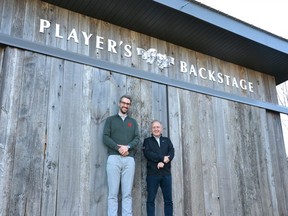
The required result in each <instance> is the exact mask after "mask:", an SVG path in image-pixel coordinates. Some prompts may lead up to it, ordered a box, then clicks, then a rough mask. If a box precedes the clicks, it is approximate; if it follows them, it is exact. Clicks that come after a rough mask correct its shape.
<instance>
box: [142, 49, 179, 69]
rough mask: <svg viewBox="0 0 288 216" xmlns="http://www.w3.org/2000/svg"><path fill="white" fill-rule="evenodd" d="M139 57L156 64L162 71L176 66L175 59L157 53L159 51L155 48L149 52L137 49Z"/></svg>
mask: <svg viewBox="0 0 288 216" xmlns="http://www.w3.org/2000/svg"><path fill="white" fill-rule="evenodd" d="M137 55H140V56H142V59H144V60H146V62H147V63H149V64H153V63H154V62H155V63H156V64H157V66H158V67H159V68H160V69H161V70H162V69H163V68H166V67H169V66H171V65H174V64H175V63H174V58H173V57H171V56H167V55H165V54H161V53H157V50H156V49H154V48H150V49H148V50H147V51H146V50H144V49H142V48H137Z"/></svg>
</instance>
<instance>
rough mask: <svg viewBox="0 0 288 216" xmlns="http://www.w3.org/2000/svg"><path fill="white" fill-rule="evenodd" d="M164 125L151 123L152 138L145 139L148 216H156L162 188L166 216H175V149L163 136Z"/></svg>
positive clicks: (156, 122)
mask: <svg viewBox="0 0 288 216" xmlns="http://www.w3.org/2000/svg"><path fill="white" fill-rule="evenodd" d="M162 130H163V127H162V124H161V122H160V121H158V120H154V121H152V123H151V131H152V135H151V137H148V138H146V139H144V143H143V152H144V156H145V157H146V159H147V177H146V181H147V192H148V196H147V202H146V209H147V216H154V215H155V198H156V194H157V191H158V188H159V186H160V188H161V190H162V194H163V198H164V213H165V216H172V215H173V202H172V176H171V161H172V159H173V158H174V147H173V144H172V142H171V140H170V138H168V137H163V136H162Z"/></svg>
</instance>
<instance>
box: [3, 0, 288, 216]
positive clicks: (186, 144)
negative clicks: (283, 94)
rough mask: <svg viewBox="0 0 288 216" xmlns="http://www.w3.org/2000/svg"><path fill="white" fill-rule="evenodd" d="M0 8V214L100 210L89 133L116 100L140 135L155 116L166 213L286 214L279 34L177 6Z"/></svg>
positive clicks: (103, 209) (103, 203) (138, 183)
mask: <svg viewBox="0 0 288 216" xmlns="http://www.w3.org/2000/svg"><path fill="white" fill-rule="evenodd" d="M0 6H1V7H0V18H1V19H0V44H1V46H0V65H1V70H0V104H1V110H0V200H1V201H0V215H2V216H8V215H9V216H24V215H25V216H28V215H29V216H38V215H39V216H40V215H41V216H52V215H57V216H86V215H87V216H88V215H89V216H90V215H91V216H92V215H93V216H95V215H97V216H103V215H106V213H107V184H106V172H105V166H106V159H107V149H106V147H105V146H104V145H103V143H102V131H103V125H104V122H105V119H106V118H107V117H108V116H110V115H112V114H114V113H116V111H117V103H118V99H119V97H120V96H121V95H122V94H126V93H127V94H130V95H131V96H132V97H133V106H132V112H131V115H132V116H133V117H135V118H136V119H137V120H138V122H139V127H140V132H141V141H143V139H144V138H145V137H147V136H149V135H150V128H149V126H150V122H151V120H152V119H159V120H161V121H162V122H163V124H164V126H165V131H164V133H165V134H164V135H167V136H169V137H170V138H171V140H172V142H173V143H174V146H175V158H174V160H173V164H172V165H173V167H172V172H173V201H174V215H177V216H181V215H187V216H191V215H193V216H204V215H205V216H208V215H209V216H210V215H216V216H264V215H265V216H287V215H288V171H287V165H286V155H285V147H284V142H283V136H282V128H281V122H280V113H284V114H288V110H287V108H285V107H281V106H279V105H278V102H277V95H276V85H277V84H278V83H281V82H284V81H286V80H287V79H288V73H287V70H288V54H287V53H288V42H287V40H284V39H282V38H280V37H277V36H275V35H272V34H270V33H268V32H265V31H262V30H261V29H258V28H256V27H253V26H251V25H248V24H246V23H243V22H241V21H240V20H236V19H234V18H232V17H229V16H227V15H225V14H222V13H220V12H218V11H215V10H213V9H211V8H208V7H205V6H204V5H202V4H199V3H197V2H194V1H187V0H171V1H170V0H169V1H164V0H154V1H143V0H142V1H140V0H125V1H124V0H117V1H115V0H114V1H113V0H98V1H93V0H83V1H79V0H77V1H76V0H69V1H68V0H61V1H60V0H43V1H41V0H21V1H20V0H1V1H0ZM141 145H142V144H141V143H139V149H138V153H137V156H136V166H137V167H136V176H135V183H134V188H133V200H134V202H133V211H134V215H135V216H138V215H141V216H142V215H143V216H145V215H146V212H145V208H146V203H145V202H146V182H145V177H146V161H145V159H144V157H143V154H142V151H141ZM156 204H157V215H163V206H162V198H161V196H160V195H159V196H158V197H157V203H156Z"/></svg>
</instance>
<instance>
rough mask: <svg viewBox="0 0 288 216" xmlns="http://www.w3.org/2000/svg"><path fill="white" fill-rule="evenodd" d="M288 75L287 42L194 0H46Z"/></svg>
mask: <svg viewBox="0 0 288 216" xmlns="http://www.w3.org/2000/svg"><path fill="white" fill-rule="evenodd" d="M43 1H45V2H48V3H51V4H54V5H57V6H60V7H63V8H66V9H68V10H71V11H75V12H78V13H80V14H83V15H87V16H90V17H93V18H97V19H100V20H103V21H107V22H110V23H112V24H115V25H118V26H121V27H124V28H127V29H131V30H133V31H136V32H140V33H143V34H146V35H149V36H152V37H156V38H158V39H161V40H165V41H167V42H170V43H173V44H176V45H179V46H183V47H186V48H189V49H192V50H195V51H198V52H201V53H204V54H207V55H210V56H213V57H216V58H219V59H222V60H225V61H228V62H232V63H235V64H238V65H241V66H244V67H247V68H250V69H253V70H256V71H259V72H262V73H265V74H269V75H272V76H274V77H275V80H276V83H277V84H279V83H282V82H284V81H286V80H288V41H287V40H286V39H284V38H281V37H278V36H276V35H273V34H271V33H269V32H267V31H264V30H261V29H259V28H257V27H255V26H252V25H249V24H247V23H245V22H242V21H240V20H237V19H235V18H233V17H231V16H228V15H226V14H224V13H222V12H219V11H217V10H214V9H212V8H210V7H207V6H205V5H203V4H201V3H198V2H196V1H193V0H190V1H187V0H169V1H167V0H154V1H152V0H151V1H150V0H82V1H79V0H43Z"/></svg>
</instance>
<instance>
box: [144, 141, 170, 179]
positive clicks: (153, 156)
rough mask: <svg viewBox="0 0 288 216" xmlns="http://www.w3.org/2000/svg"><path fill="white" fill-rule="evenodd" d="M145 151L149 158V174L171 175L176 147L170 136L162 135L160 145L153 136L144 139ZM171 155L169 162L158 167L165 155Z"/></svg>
mask: <svg viewBox="0 0 288 216" xmlns="http://www.w3.org/2000/svg"><path fill="white" fill-rule="evenodd" d="M143 153H144V156H145V158H146V159H147V175H171V161H172V160H173V158H174V147H173V144H172V142H171V140H170V139H169V138H168V137H163V136H161V137H160V147H159V145H158V142H157V140H156V139H155V138H154V137H153V136H151V137H148V138H146V139H144V143H143ZM168 155H169V156H170V157H169V159H170V161H169V163H167V164H166V163H165V165H164V167H163V168H161V169H158V168H157V164H158V163H159V162H163V160H164V156H168Z"/></svg>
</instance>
